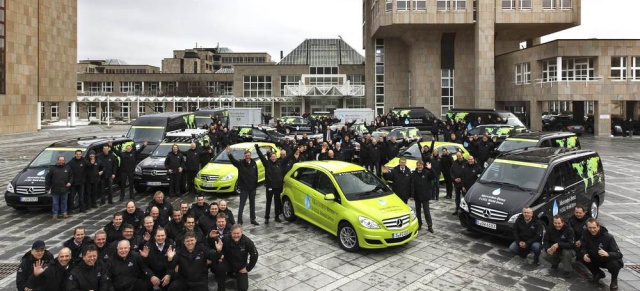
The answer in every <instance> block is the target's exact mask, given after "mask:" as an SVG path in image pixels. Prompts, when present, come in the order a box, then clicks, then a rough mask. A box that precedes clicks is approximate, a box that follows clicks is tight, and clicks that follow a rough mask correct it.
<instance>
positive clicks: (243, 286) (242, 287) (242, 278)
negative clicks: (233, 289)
mask: <svg viewBox="0 0 640 291" xmlns="http://www.w3.org/2000/svg"><path fill="white" fill-rule="evenodd" d="M232 271H233V270H231V266H230V265H229V263H228V262H227V259H226V258H225V259H224V260H223V261H222V263H220V264H218V268H217V269H216V281H217V282H218V291H225V290H226V288H225V286H224V282H225V281H226V280H227V272H232ZM236 282H237V285H238V291H247V290H248V289H249V274H248V273H245V274H240V273H237V274H236Z"/></svg>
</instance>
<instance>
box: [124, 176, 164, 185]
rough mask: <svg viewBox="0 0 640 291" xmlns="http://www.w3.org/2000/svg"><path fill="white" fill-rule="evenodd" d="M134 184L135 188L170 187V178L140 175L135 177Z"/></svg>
mask: <svg viewBox="0 0 640 291" xmlns="http://www.w3.org/2000/svg"><path fill="white" fill-rule="evenodd" d="M133 184H134V185H135V186H138V187H139V186H146V187H169V176H166V175H162V176H152V175H139V174H136V175H134V176H133Z"/></svg>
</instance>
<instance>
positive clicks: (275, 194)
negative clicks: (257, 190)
mask: <svg viewBox="0 0 640 291" xmlns="http://www.w3.org/2000/svg"><path fill="white" fill-rule="evenodd" d="M254 146H255V148H256V152H257V153H258V157H259V158H260V161H262V165H263V166H264V176H265V184H264V185H265V187H266V188H267V209H266V210H265V214H264V223H267V224H268V223H269V213H270V212H271V200H272V199H273V200H274V204H275V213H274V214H275V217H276V218H275V221H276V222H280V214H281V213H282V209H280V207H281V206H282V204H281V203H280V193H282V187H283V186H284V174H286V172H285V171H284V170H285V168H286V165H285V164H286V162H287V161H286V160H280V159H278V156H277V155H276V153H272V152H267V155H268V156H269V159H268V160H267V158H265V156H264V155H263V154H262V151H260V147H259V146H258V144H255V145H254Z"/></svg>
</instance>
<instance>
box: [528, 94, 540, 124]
mask: <svg viewBox="0 0 640 291" xmlns="http://www.w3.org/2000/svg"><path fill="white" fill-rule="evenodd" d="M529 122H530V124H529V129H530V130H531V131H541V130H542V102H541V101H529Z"/></svg>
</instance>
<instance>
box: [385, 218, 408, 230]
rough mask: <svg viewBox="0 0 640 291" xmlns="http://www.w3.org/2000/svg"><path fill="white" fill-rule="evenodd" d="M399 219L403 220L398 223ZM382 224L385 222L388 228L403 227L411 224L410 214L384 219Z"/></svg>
mask: <svg viewBox="0 0 640 291" xmlns="http://www.w3.org/2000/svg"><path fill="white" fill-rule="evenodd" d="M398 220H400V221H401V222H402V223H400V225H398ZM382 224H384V227H386V228H387V229H401V228H403V227H405V226H407V225H409V215H405V216H401V217H395V218H389V219H385V220H383V221H382Z"/></svg>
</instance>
